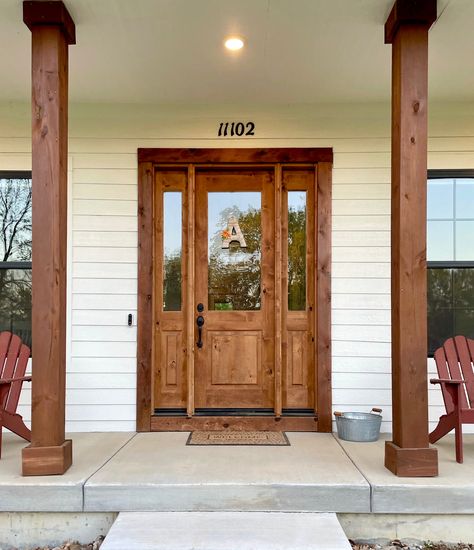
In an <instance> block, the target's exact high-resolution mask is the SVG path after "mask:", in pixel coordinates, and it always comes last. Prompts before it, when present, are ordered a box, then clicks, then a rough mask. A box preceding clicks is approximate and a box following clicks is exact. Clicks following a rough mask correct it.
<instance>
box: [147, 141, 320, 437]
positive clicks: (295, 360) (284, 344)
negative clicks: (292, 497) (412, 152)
mask: <svg viewBox="0 0 474 550" xmlns="http://www.w3.org/2000/svg"><path fill="white" fill-rule="evenodd" d="M173 151H174V150H165V152H164V153H163V152H162V153H160V154H161V156H164V157H166V158H168V159H169V160H168V161H165V162H158V161H156V162H154V163H151V162H144V163H143V165H142V168H141V172H140V173H141V174H142V175H141V178H142V180H143V181H144V182H145V183H144V185H145V186H148V187H146V189H148V191H147V193H148V195H146V196H147V197H148V198H149V199H150V201H151V204H150V203H148V202H147V201H146V200H144V197H145V194H144V191H141V196H140V206H139V212H143V214H141V215H142V216H143V217H142V219H141V221H140V224H139V231H140V247H139V258H140V263H139V265H140V268H139V269H140V271H139V289H141V290H140V292H139V345H138V356H139V357H138V361H139V370H138V374H139V377H138V387H139V390H138V392H139V399H138V405H137V408H138V414H139V427H140V428H142V429H144V428H146V426H147V425H149V426H150V428H151V429H157V430H159V429H192V428H193V427H198V426H201V427H202V426H207V427H210V426H211V424H212V426H214V427H215V426H221V427H224V428H226V427H230V428H232V427H234V426H235V427H236V428H242V427H243V426H245V427H246V428H248V427H249V426H252V422H253V423H255V428H262V427H263V428H265V429H296V430H297V429H312V430H316V429H318V428H319V427H320V426H323V428H322V429H323V430H324V431H327V430H330V428H331V422H330V414H331V413H330V399H331V397H330V377H329V374H328V373H329V372H330V368H329V358H330V340H329V338H330V336H329V335H330V328H329V327H330V315H329V303H330V301H329V276H328V274H329V266H330V253H329V247H328V242H327V241H326V239H328V234H329V232H330V228H329V225H328V221H329V218H328V216H327V212H329V209H330V193H328V192H327V189H328V187H329V188H330V178H329V175H330V163H329V162H321V163H320V164H318V162H316V161H311V162H302V160H301V156H300V157H298V158H297V160H295V162H291V155H292V152H291V151H290V153H287V150H275V151H276V152H275V151H272V150H268V151H267V150H242V151H241V150H224V151H225V152H224V153H221V152H220V151H217V150H209V151H206V150H189V151H184V153H183V151H182V150H177V151H178V152H177V153H176V154H174V153H173ZM298 151H300V153H299V154H300V155H301V154H302V155H305V154H306V151H305V150H298ZM301 151H303V153H301ZM183 154H184V155H185V156H184V158H188V157H189V159H190V158H193V157H194V158H196V162H194V163H193V162H189V161H186V160H184V158H183ZM170 155H171V156H170ZM311 155H313V158H314V157H317V156H318V155H319V151H318V150H310V154H309V157H310V158H311ZM321 155H323V156H324V155H326V152H323V153H321ZM159 156H160V155H158V157H157V158H159ZM219 157H222V160H221V161H220V162H219V160H211V159H219ZM273 157H275V159H276V160H275V162H272V161H271V159H272V158H273ZM280 157H284V158H285V159H290V160H289V161H287V162H286V161H284V162H281V161H278V159H279V158H280ZM266 158H268V160H265V159H266ZM172 159H173V160H172ZM226 159H229V160H226ZM319 171H321V174H322V178H321V181H322V185H321V188H319V187H318V185H319V182H318V177H319V176H318V174H319ZM319 197H321V205H320V204H319ZM319 208H322V210H321V216H319V212H320V211H319ZM145 218H146V219H150V220H152V227H153V231H152V232H150V233H147V231H146V227H148V225H147V223H148V222H147V221H146V219H145ZM144 237H146V238H144ZM317 270H319V276H317ZM150 274H152V278H150ZM148 281H149V282H148ZM147 285H149V286H148V287H147ZM318 296H320V297H322V298H323V299H324V302H319V300H318ZM148 335H149V336H148ZM147 338H149V340H148V342H149V344H147ZM148 345H149V347H147V346H148ZM147 349H149V350H150V359H149V360H148V359H147V358H146V357H147V355H146V354H147V353H148V352H147ZM149 365H150V368H149ZM148 369H149V370H148ZM147 372H149V373H150V374H149V376H150V378H149V379H150V380H151V382H152V386H151V388H152V389H151V390H150V393H149V394H148V395H147V394H146V392H145V391H144V390H143V388H142V386H141V381H142V380H143V379H144V378H145V377H146V373H147ZM144 410H148V411H150V412H149V414H150V416H149V417H148V418H149V420H148V421H147V420H146V418H145V416H144V413H143V411H144ZM321 411H323V413H324V416H323V417H322V416H321ZM239 415H240V416H239ZM204 417H205V418H211V417H212V418H214V419H215V418H216V417H218V418H221V422H220V424H219V421H215V420H213V421H212V422H211V421H209V422H208V421H206V420H203V418H204ZM237 417H239V418H242V419H243V420H242V421H241V423H240V424H238V422H239V420H236V419H237ZM230 418H231V419H232V420H229V419H230ZM321 418H323V422H324V424H320V422H322V421H321ZM180 419H181V420H180ZM249 419H252V420H249ZM264 419H265V420H264ZM301 419H303V420H301ZM147 422H149V424H148V423H147ZM206 422H208V423H206ZM216 422H217V424H216ZM272 422H275V424H272Z"/></svg>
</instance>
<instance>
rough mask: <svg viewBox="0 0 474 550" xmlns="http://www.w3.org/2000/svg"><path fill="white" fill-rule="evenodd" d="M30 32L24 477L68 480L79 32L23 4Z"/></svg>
mask: <svg viewBox="0 0 474 550" xmlns="http://www.w3.org/2000/svg"><path fill="white" fill-rule="evenodd" d="M23 21H24V22H25V24H26V25H27V26H28V28H29V29H30V30H31V33H32V157H33V163H32V167H33V170H32V172H33V199H32V205H33V221H32V223H33V258H32V264H33V267H32V269H33V313H32V334H33V381H32V398H31V399H32V439H31V444H30V445H29V446H28V447H26V448H25V449H23V475H50V474H63V473H64V472H65V471H66V470H67V469H68V468H69V466H70V465H71V463H72V444H71V441H70V440H65V391H66V238H67V227H66V225H67V139H68V133H67V123H68V114H67V113H68V45H69V44H74V43H75V26H74V22H73V20H72V19H71V16H70V15H69V13H68V11H67V9H66V7H65V6H64V4H63V3H62V2H61V1H42V0H39V1H27V2H23Z"/></svg>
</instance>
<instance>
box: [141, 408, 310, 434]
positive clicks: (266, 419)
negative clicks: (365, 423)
mask: <svg viewBox="0 0 474 550" xmlns="http://www.w3.org/2000/svg"><path fill="white" fill-rule="evenodd" d="M195 430H204V431H218V430H240V431H274V432H285V431H289V432H317V431H318V417H317V415H315V414H314V412H313V413H312V415H311V416H310V415H302V416H294V415H290V416H281V417H278V418H277V417H276V416H274V415H273V414H272V415H245V416H244V415H222V414H221V415H204V414H200V415H195V416H192V417H187V416H185V415H182V414H181V415H179V416H178V415H176V414H175V415H166V416H165V415H164V414H162V413H161V414H155V415H154V416H152V417H151V419H150V431H152V432H192V431H195Z"/></svg>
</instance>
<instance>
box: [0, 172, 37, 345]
mask: <svg viewBox="0 0 474 550" xmlns="http://www.w3.org/2000/svg"><path fill="white" fill-rule="evenodd" d="M3 330H9V331H11V332H13V333H15V334H17V335H18V336H20V338H21V339H22V340H23V342H24V343H25V344H27V345H28V346H30V347H31V172H1V171H0V331H3Z"/></svg>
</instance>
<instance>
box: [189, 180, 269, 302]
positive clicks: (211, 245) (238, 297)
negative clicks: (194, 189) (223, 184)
mask: <svg viewBox="0 0 474 550" xmlns="http://www.w3.org/2000/svg"><path fill="white" fill-rule="evenodd" d="M261 203H262V198H261V193H260V192H248V191H236V192H222V193H217V192H216V193H213V192H211V193H208V285H209V286H208V298H209V304H208V307H209V309H210V310H220V311H229V310H240V311H241V310H245V311H251V310H258V309H260V307H261V298H260V286H261V242H262V208H261ZM197 214H198V215H199V213H197Z"/></svg>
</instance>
